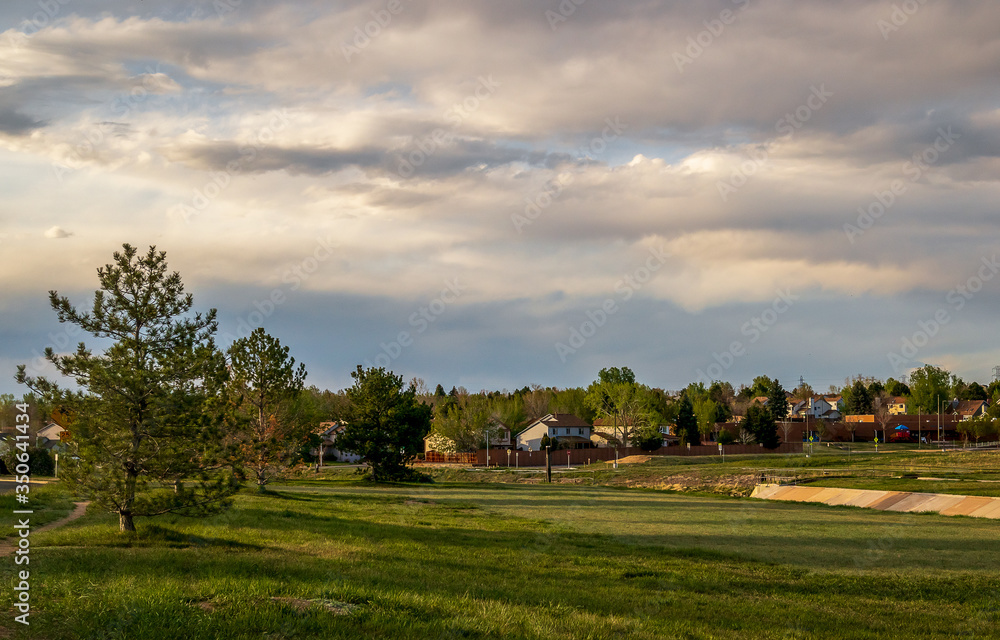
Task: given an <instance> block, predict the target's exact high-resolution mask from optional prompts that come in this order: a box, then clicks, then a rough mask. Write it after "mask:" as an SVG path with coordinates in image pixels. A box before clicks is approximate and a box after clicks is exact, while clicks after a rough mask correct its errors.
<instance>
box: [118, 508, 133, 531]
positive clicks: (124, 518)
mask: <svg viewBox="0 0 1000 640" xmlns="http://www.w3.org/2000/svg"><path fill="white" fill-rule="evenodd" d="M118 526H119V527H120V530H121V531H122V532H125V531H135V522H133V521H132V514H131V513H130V512H128V511H119V512H118Z"/></svg>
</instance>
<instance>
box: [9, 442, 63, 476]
mask: <svg viewBox="0 0 1000 640" xmlns="http://www.w3.org/2000/svg"><path fill="white" fill-rule="evenodd" d="M19 453H22V452H21V451H19V450H18V449H17V448H15V447H14V446H12V445H11V443H4V445H3V451H2V452H0V462H3V466H4V467H5V469H3V471H4V473H7V474H10V475H14V473H15V471H16V470H17V465H18V461H17V457H16V456H17V454H19ZM27 454H28V469H29V473H30V474H31V475H33V476H52V475H55V472H56V461H55V458H54V457H53V456H52V452H51V451H49V450H48V449H45V448H42V447H28V450H27Z"/></svg>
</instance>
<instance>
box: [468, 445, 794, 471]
mask: <svg viewBox="0 0 1000 640" xmlns="http://www.w3.org/2000/svg"><path fill="white" fill-rule="evenodd" d="M724 450H725V453H726V455H739V454H746V453H754V454H759V453H802V443H799V442H782V443H781V444H780V445H778V448H777V449H765V448H764V447H762V446H760V445H757V444H727V445H725V447H724ZM486 454H487V451H486V450H485V449H480V450H479V451H477V452H476V453H475V457H476V462H475V464H479V465H485V464H486ZM470 455H471V454H470ZM717 455H719V446H718V445H715V444H713V445H701V446H697V447H690V448H689V447H686V446H678V447H661V448H659V449H657V450H656V451H643V450H642V449H640V448H638V447H629V448H625V449H618V457H619V458H624V457H626V456H717ZM614 459H615V449H610V448H600V449H558V450H556V451H553V452H552V465H553V466H559V465H562V466H565V465H566V464H567V462H568V463H569V464H570V465H571V466H574V465H583V464H589V463H591V462H600V461H609V460H614ZM489 465H490V466H491V467H506V466H508V465H509V466H511V467H514V466H518V467H544V466H545V452H544V451H530V452H529V451H510V455H509V456H508V454H507V451H506V450H503V449H490V450H489Z"/></svg>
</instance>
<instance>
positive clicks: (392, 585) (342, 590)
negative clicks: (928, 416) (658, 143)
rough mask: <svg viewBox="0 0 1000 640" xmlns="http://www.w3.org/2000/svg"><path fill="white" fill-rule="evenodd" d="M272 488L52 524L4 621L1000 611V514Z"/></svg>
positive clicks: (536, 492) (77, 631) (580, 494)
mask: <svg viewBox="0 0 1000 640" xmlns="http://www.w3.org/2000/svg"><path fill="white" fill-rule="evenodd" d="M279 490H280V492H279V493H278V494H276V495H263V496H260V495H255V494H246V495H242V496H240V497H239V498H238V500H237V503H236V506H235V507H234V508H233V509H232V510H230V511H228V512H226V513H224V514H222V515H219V516H216V517H213V518H210V519H207V520H187V519H182V518H174V517H170V516H167V517H161V518H156V519H152V520H144V521H140V523H139V527H140V532H139V534H138V535H136V536H132V537H124V536H121V535H120V534H118V533H117V532H116V519H115V518H114V517H112V516H110V515H107V514H99V513H90V514H88V515H87V516H85V517H84V518H82V519H80V520H77V521H74V522H73V523H71V524H69V525H67V526H66V527H64V528H61V529H57V530H55V531H51V532H48V533H44V534H40V535H38V536H37V537H36V538H35V539H34V540H33V543H34V546H33V551H32V556H31V559H32V562H31V570H32V591H31V595H32V602H33V603H34V607H35V608H34V609H33V616H32V626H31V629H32V630H33V631H34V635H28V634H26V633H24V632H23V630H21V629H16V628H15V627H18V626H20V625H16V624H15V623H14V622H13V621H12V614H8V615H7V616H5V617H4V618H2V619H0V626H2V627H5V628H6V629H7V631H2V630H0V637H14V638H20V637H25V638H27V637H42V638H47V639H59V638H143V639H144V640H145V639H154V638H212V639H215V638H341V637H343V638H673V637H678V638H799V637H801V638H807V637H808V638H813V637H821V638H825V637H831V638H834V637H836V638H841V637H842V638H876V637H883V638H888V637H893V638H898V637H920V638H938V637H940V638H944V637H952V636H954V635H962V636H963V637H995V633H996V631H995V629H996V628H997V626H996V625H997V623H998V622H1000V620H998V617H1000V613H998V612H1000V577H998V576H997V573H996V571H995V567H997V566H998V565H1000V547H998V545H996V544H995V540H996V524H995V522H993V521H989V520H976V519H972V518H947V517H943V516H935V515H914V514H898V513H888V512H876V511H869V510H862V509H853V508H846V507H827V506H820V505H807V504H794V503H780V502H765V501H755V500H746V499H739V498H729V497H722V496H711V495H683V494H673V493H666V492H662V491H651V490H643V489H626V488H617V487H605V486H580V485H531V484H484V483H480V482H466V483H458V482H452V483H443V482H442V483H438V484H434V485H398V486H382V487H376V486H369V485H365V484H360V483H359V482H358V481H356V480H355V479H353V478H350V477H348V476H344V477H339V478H338V477H334V478H333V479H329V480H324V481H317V482H310V483H308V484H304V485H301V486H285V487H281V488H280V489H279ZM53 499H54V497H53ZM13 569H14V567H13V564H12V563H11V562H6V563H4V564H3V572H4V576H3V577H4V579H5V580H6V581H7V584H12V583H13ZM4 597H5V598H6V600H7V601H6V602H5V603H4V605H3V606H4V607H5V609H6V610H7V611H10V610H11V601H10V598H11V596H10V590H9V589H6V590H5V592H4Z"/></svg>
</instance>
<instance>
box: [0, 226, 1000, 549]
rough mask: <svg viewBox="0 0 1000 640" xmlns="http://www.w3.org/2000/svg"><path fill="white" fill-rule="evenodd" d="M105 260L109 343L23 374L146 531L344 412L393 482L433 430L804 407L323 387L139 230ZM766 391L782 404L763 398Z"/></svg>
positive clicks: (937, 391)
mask: <svg viewBox="0 0 1000 640" xmlns="http://www.w3.org/2000/svg"><path fill="white" fill-rule="evenodd" d="M97 275H98V281H99V285H100V288H99V289H98V290H97V291H96V292H95V293H94V300H93V305H92V306H91V308H90V309H89V310H79V309H77V308H75V307H73V306H72V305H71V304H70V302H69V300H68V298H66V297H65V296H60V295H59V294H58V293H57V292H56V291H50V292H49V302H50V305H51V307H52V308H53V310H54V311H55V313H56V315H57V317H58V319H59V321H60V322H68V323H72V324H75V325H77V326H78V327H80V328H81V329H82V330H83V331H84V332H86V333H88V334H90V335H91V336H93V337H94V338H95V339H97V340H100V341H102V344H106V345H108V346H106V347H105V348H103V349H101V350H96V351H95V350H93V349H92V348H91V347H88V346H87V345H86V344H85V343H82V342H81V343H80V344H79V345H78V347H77V349H76V350H75V351H74V352H70V353H66V354H57V353H55V352H54V350H53V349H51V348H49V349H47V350H46V353H45V357H46V359H47V360H48V361H49V362H50V363H51V364H52V365H53V366H54V367H55V369H56V370H57V371H58V372H59V373H60V374H62V375H63V376H65V377H67V378H69V379H71V380H72V381H73V382H74V383H75V384H74V386H73V387H66V386H62V385H60V384H59V383H58V382H56V381H52V380H49V379H47V378H45V377H41V376H29V375H28V374H27V372H26V369H25V366H24V365H21V366H20V367H18V372H17V376H16V379H17V381H18V382H19V383H21V384H24V385H26V386H27V387H28V389H29V390H30V391H29V392H28V393H26V394H25V395H24V397H23V398H22V401H24V402H26V403H27V404H29V405H30V406H31V407H32V411H34V412H35V413H36V415H35V416H34V419H33V422H34V423H35V424H40V423H43V422H45V421H46V420H48V418H49V417H52V418H53V419H55V420H56V421H57V422H59V423H60V424H61V425H62V426H63V427H64V428H65V429H66V432H67V436H66V437H67V442H66V444H67V446H68V448H69V450H68V454H69V455H67V456H65V463H64V465H63V468H62V474H61V475H62V477H63V479H64V480H65V481H66V482H67V483H69V484H70V485H71V486H72V487H73V488H74V490H75V491H76V493H77V494H78V495H80V496H83V497H86V498H88V499H90V500H91V501H93V502H95V503H96V504H98V505H100V506H102V507H104V508H106V509H108V510H109V511H112V512H114V513H116V514H118V516H119V524H120V528H121V530H122V531H134V530H135V522H134V519H135V518H136V517H145V516H155V515H159V514H164V513H176V514H183V515H189V516H198V515H205V514H209V513H214V512H217V511H219V510H220V509H224V508H226V507H227V506H228V505H229V504H230V502H231V499H232V496H233V495H234V494H235V493H236V492H237V491H239V490H240V488H241V487H242V486H244V484H245V483H247V482H249V483H251V484H253V485H255V486H256V487H257V488H258V489H260V490H265V489H266V487H267V485H268V484H270V483H272V482H274V481H275V480H277V479H280V478H282V477H284V476H286V475H287V474H288V473H290V472H294V471H295V470H298V469H302V468H303V467H304V466H305V465H306V464H307V463H308V462H310V461H311V459H312V456H313V454H314V452H315V451H316V450H317V449H318V448H319V444H320V435H319V433H318V425H319V423H320V422H323V421H340V422H341V423H343V424H344V425H345V431H344V432H343V433H341V434H340V435H339V437H338V439H337V447H338V448H339V449H341V450H345V451H351V452H356V453H358V454H359V455H360V456H361V457H362V458H363V459H364V460H365V461H366V462H367V463H368V465H369V471H368V473H369V476H370V477H371V478H372V479H374V480H378V481H387V480H400V479H417V478H418V476H417V475H414V474H413V472H412V471H411V470H410V469H409V468H408V466H407V464H408V463H409V462H410V461H412V460H413V458H414V457H415V456H416V455H418V454H419V453H420V452H421V451H422V450H423V440H424V438H425V437H427V436H430V438H431V442H432V446H435V447H436V448H437V447H441V448H440V449H438V450H445V451H447V450H449V449H451V450H456V451H468V450H475V449H478V448H481V447H482V446H484V445H485V444H486V441H487V440H488V439H489V438H491V437H493V438H496V437H498V436H499V435H500V433H499V430H500V429H501V428H502V426H506V427H508V428H509V429H510V430H511V432H512V433H513V434H516V433H518V432H519V431H521V430H523V429H524V428H525V427H526V426H528V425H529V424H530V423H532V422H533V421H535V420H537V419H539V418H541V417H543V416H544V415H546V414H549V413H571V414H575V415H577V416H578V417H580V418H583V419H584V420H586V421H588V422H594V421H596V420H600V421H601V422H600V424H599V425H598V426H597V427H596V428H595V430H597V431H599V432H600V433H601V434H602V435H603V436H604V437H605V438H607V439H608V441H609V443H610V444H611V445H612V446H642V447H644V448H649V449H656V448H659V446H661V445H662V433H661V429H662V427H663V426H664V425H672V426H673V430H674V433H675V435H676V436H677V437H679V439H680V442H681V443H682V444H691V445H696V444H700V443H701V442H702V440H704V439H715V440H717V441H718V442H720V443H726V442H734V441H739V442H745V443H751V442H754V443H759V444H761V445H763V446H765V447H769V448H774V447H777V446H778V444H779V442H780V438H779V436H778V434H777V424H779V423H785V422H786V419H787V417H788V413H789V405H788V402H787V396H788V394H787V393H786V391H785V389H784V388H783V387H782V385H781V384H780V382H779V381H778V380H777V379H771V378H768V377H767V376H758V377H757V378H755V379H754V381H753V383H752V384H751V385H749V386H742V387H741V388H740V389H739V390H735V389H734V388H733V386H732V385H731V384H730V383H728V382H722V381H714V382H712V383H711V384H710V385H708V386H707V387H706V386H705V385H704V383H700V382H699V383H692V384H690V385H688V387H687V388H686V389H684V390H683V391H682V392H681V393H679V394H670V393H668V392H666V391H664V390H663V389H659V388H654V387H651V386H649V385H645V384H642V383H640V382H638V381H637V380H636V377H635V373H634V372H633V371H632V370H630V369H629V368H628V367H620V368H619V367H609V368H606V369H602V370H601V371H600V372H599V373H598V376H597V379H596V380H594V381H593V382H592V383H591V384H590V385H588V386H587V387H586V388H582V387H581V388H568V389H558V388H553V387H549V388H544V387H541V386H539V385H532V386H530V387H527V386H526V387H524V388H522V389H517V390H514V391H510V392H508V391H506V390H503V391H492V392H487V391H482V392H479V393H470V392H469V391H468V390H466V389H463V388H455V387H452V389H451V391H450V392H445V390H444V388H443V386H442V385H440V384H438V385H437V386H436V388H435V389H434V391H433V392H431V391H430V390H429V389H428V388H427V387H426V384H425V383H424V381H423V380H420V379H418V378H413V379H411V380H410V381H409V384H404V382H403V380H402V378H401V377H400V376H397V375H396V374H394V373H393V372H391V371H386V370H384V369H382V368H370V369H367V370H366V369H363V368H362V367H360V366H358V367H357V369H356V370H355V371H353V372H352V373H351V375H352V378H353V380H354V384H353V386H352V387H350V388H348V389H345V390H342V391H339V392H336V393H334V392H330V391H320V390H319V389H317V388H316V387H306V386H305V380H306V378H307V372H306V368H305V366H304V365H303V364H302V363H298V364H297V363H296V361H295V358H293V357H292V356H291V355H290V353H289V349H288V347H286V346H283V345H282V344H281V342H280V341H279V340H278V339H277V338H275V337H273V336H271V335H269V334H268V333H267V332H266V331H265V330H264V329H262V328H258V329H255V330H254V331H253V332H252V333H251V334H250V335H249V336H246V337H244V338H240V339H237V340H235V341H234V342H233V343H232V345H230V346H229V347H228V348H227V349H225V350H222V349H220V348H219V347H218V346H217V345H216V344H215V333H216V331H217V329H218V325H217V320H216V310H215V309H210V310H209V311H207V312H205V313H199V312H194V311H193V307H194V301H193V297H192V295H191V294H190V293H185V291H184V286H183V283H182V281H181V278H180V275H179V274H178V273H177V272H170V271H169V270H168V267H167V262H166V254H165V253H164V252H162V251H157V250H156V248H155V247H150V248H149V250H148V251H147V252H145V253H140V252H139V251H138V250H136V249H135V248H134V247H132V246H131V245H128V244H125V245H123V247H122V250H121V251H118V252H115V253H114V260H113V262H112V263H110V264H107V265H105V266H104V267H101V268H99V269H98V270H97ZM831 391H833V389H831ZM840 391H841V393H842V394H843V399H844V403H845V405H846V410H847V412H848V413H869V412H874V413H876V414H878V413H879V412H880V411H882V410H884V409H885V407H887V403H888V399H891V398H892V397H893V396H896V395H905V396H908V397H909V398H910V399H911V404H912V407H913V408H914V409H915V410H917V411H924V412H927V413H930V412H933V410H935V409H936V408H937V407H939V406H941V405H942V404H943V403H944V402H945V401H948V402H950V399H951V398H952V397H961V398H962V399H986V398H989V397H996V395H997V394H998V393H1000V383H991V384H990V385H988V386H986V387H984V386H982V385H979V384H978V383H976V382H973V383H970V384H966V383H965V382H964V381H962V380H960V379H959V378H957V377H955V376H952V375H951V374H949V373H948V372H946V371H943V370H941V369H938V368H936V367H930V366H926V367H923V368H921V369H918V370H916V371H914V373H913V375H912V376H911V377H910V379H909V383H908V385H907V384H903V383H901V382H898V381H895V380H893V379H891V378H890V379H889V380H887V381H886V382H885V383H882V382H881V381H879V380H875V379H868V378H862V377H860V376H858V377H856V378H855V379H853V380H848V384H846V385H845V386H844V387H843V389H841V390H840ZM791 395H792V397H793V398H801V399H805V398H808V397H811V396H812V395H813V391H812V389H811V387H809V386H808V385H806V384H800V385H799V387H797V388H796V389H794V390H793V391H792V393H791ZM760 396H763V397H766V398H767V399H768V402H767V403H766V404H765V405H762V404H760V403H757V402H754V399H755V398H758V397H760ZM13 404H14V398H13V396H4V397H0V431H2V430H3V428H4V427H5V426H7V423H8V422H9V423H10V424H11V425H12V424H13V410H14V409H13ZM734 416H741V417H742V419H741V420H740V423H739V427H738V430H737V429H734V431H738V432H736V433H733V432H730V431H729V430H726V429H723V428H722V427H721V426H720V425H722V424H723V423H726V422H728V421H731V420H732V419H733V418H734ZM992 418H993V416H992V414H990V416H988V419H984V424H985V423H987V422H988V423H992ZM501 425H502V426H501ZM983 433H985V430H984V431H983ZM785 435H786V439H787V433H786V434H785ZM545 444H548V445H550V446H553V447H559V446H562V443H560V442H558V440H553V441H551V442H548V443H545ZM27 447H28V445H27V443H24V444H23V445H22V444H21V443H18V445H17V448H20V451H18V450H16V448H15V447H13V446H10V445H8V447H7V448H8V451H7V454H8V455H10V454H18V453H28V452H27ZM34 453H36V454H37V456H38V457H41V456H42V454H41V453H40V452H38V451H37V450H36V451H35V452H34Z"/></svg>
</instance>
